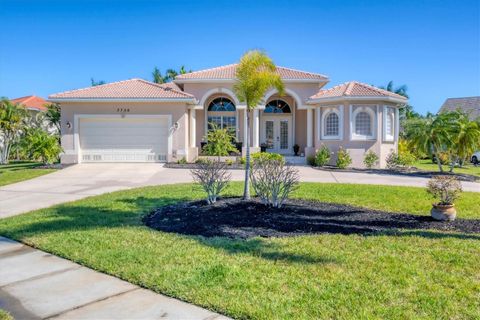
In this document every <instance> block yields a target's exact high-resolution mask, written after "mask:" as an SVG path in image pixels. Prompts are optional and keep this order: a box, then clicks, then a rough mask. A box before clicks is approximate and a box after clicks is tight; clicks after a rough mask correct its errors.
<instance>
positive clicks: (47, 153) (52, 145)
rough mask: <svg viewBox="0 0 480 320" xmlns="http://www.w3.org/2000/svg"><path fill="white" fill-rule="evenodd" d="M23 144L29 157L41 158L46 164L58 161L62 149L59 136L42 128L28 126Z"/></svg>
mask: <svg viewBox="0 0 480 320" xmlns="http://www.w3.org/2000/svg"><path fill="white" fill-rule="evenodd" d="M21 144H22V145H23V149H24V150H25V152H26V154H27V157H28V158H29V159H31V160H40V161H41V162H42V163H44V164H51V163H53V162H55V161H57V160H58V156H59V154H60V152H61V151H62V148H61V147H60V144H59V143H58V138H57V136H56V135H51V134H49V133H48V132H47V131H45V130H43V129H42V128H27V129H26V130H25V134H24V136H23V137H22V141H21Z"/></svg>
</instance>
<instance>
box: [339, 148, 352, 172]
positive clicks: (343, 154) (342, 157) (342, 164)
mask: <svg viewBox="0 0 480 320" xmlns="http://www.w3.org/2000/svg"><path fill="white" fill-rule="evenodd" d="M351 164H352V158H351V157H350V154H349V153H348V151H347V150H345V149H343V148H342V147H340V149H338V152H337V167H338V168H340V169H345V168H346V167H348V166H349V165H351Z"/></svg>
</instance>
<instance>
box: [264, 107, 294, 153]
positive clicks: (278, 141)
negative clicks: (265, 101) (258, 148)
mask: <svg viewBox="0 0 480 320" xmlns="http://www.w3.org/2000/svg"><path fill="white" fill-rule="evenodd" d="M261 124H262V126H261V128H260V132H261V135H260V143H261V144H265V145H266V146H267V151H268V152H275V153H281V154H290V153H293V149H292V148H293V146H292V117H291V116H277V115H275V116H262V117H261Z"/></svg>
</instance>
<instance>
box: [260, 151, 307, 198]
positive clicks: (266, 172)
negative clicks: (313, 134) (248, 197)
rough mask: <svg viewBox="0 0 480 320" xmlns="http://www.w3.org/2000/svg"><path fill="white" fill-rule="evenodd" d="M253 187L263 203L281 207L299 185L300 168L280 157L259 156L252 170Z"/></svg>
mask: <svg viewBox="0 0 480 320" xmlns="http://www.w3.org/2000/svg"><path fill="white" fill-rule="evenodd" d="M250 176H251V179H252V187H253V189H254V190H255V193H256V194H257V196H258V197H259V198H260V200H261V201H262V203H264V204H265V205H267V206H271V207H273V208H280V207H281V206H282V205H283V203H284V202H285V200H286V199H287V197H288V195H289V194H290V193H291V192H292V191H293V190H295V188H296V187H297V185H298V181H299V176H298V170H297V169H296V168H295V167H293V166H291V165H289V164H287V163H285V160H284V159H283V157H282V158H278V157H267V156H265V157H258V158H257V159H255V160H254V161H253V165H252V171H251V174H250Z"/></svg>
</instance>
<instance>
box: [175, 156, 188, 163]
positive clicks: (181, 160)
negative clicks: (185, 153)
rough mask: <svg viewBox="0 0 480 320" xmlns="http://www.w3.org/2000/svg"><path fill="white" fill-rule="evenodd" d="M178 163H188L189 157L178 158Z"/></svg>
mask: <svg viewBox="0 0 480 320" xmlns="http://www.w3.org/2000/svg"><path fill="white" fill-rule="evenodd" d="M177 163H178V164H186V163H187V159H186V158H185V157H183V158H181V159H179V160H177Z"/></svg>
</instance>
